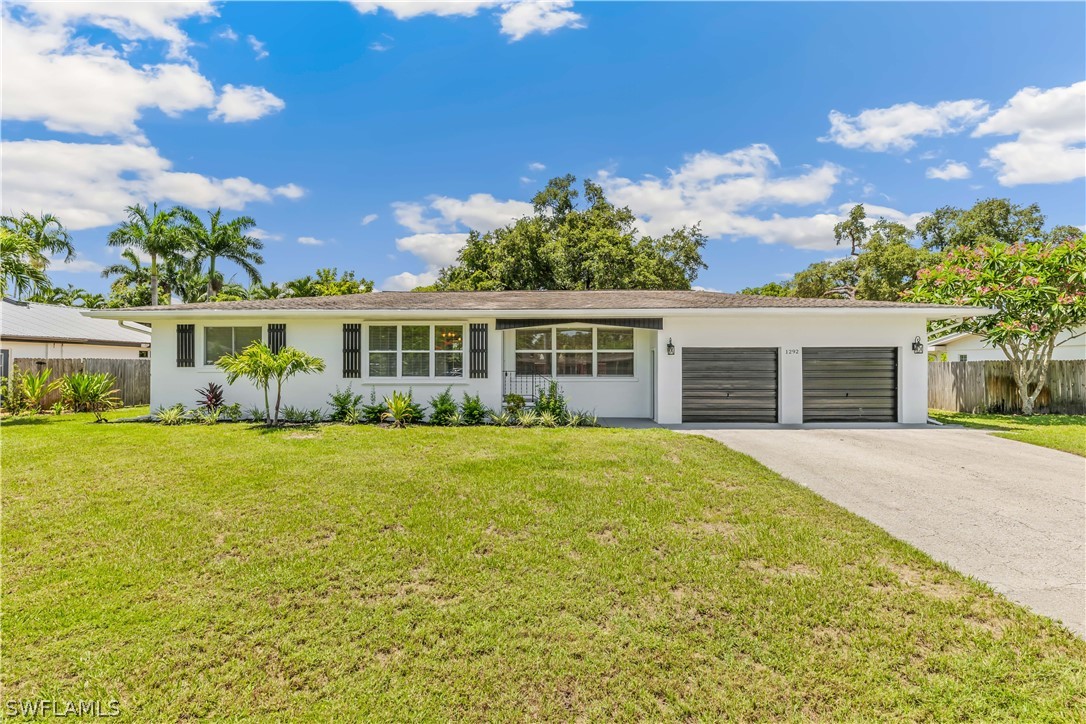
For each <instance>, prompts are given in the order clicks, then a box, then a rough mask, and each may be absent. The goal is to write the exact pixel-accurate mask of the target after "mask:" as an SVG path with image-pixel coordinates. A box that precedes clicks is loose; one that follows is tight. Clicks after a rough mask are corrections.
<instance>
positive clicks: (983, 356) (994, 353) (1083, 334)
mask: <svg viewBox="0 0 1086 724" xmlns="http://www.w3.org/2000/svg"><path fill="white" fill-rule="evenodd" d="M928 351H929V352H931V353H932V354H934V355H935V359H937V360H941V359H942V355H944V354H945V355H946V361H948V362H983V361H989V360H999V361H1002V362H1006V361H1007V355H1005V354H1003V350H1001V349H1000V348H999V347H994V346H992V345H990V344H988V342H987V340H986V339H985V338H984V337H982V336H980V335H979V334H973V333H972V332H955V333H953V334H947V335H944V336H942V337H939V338H938V339H934V340H932V341H931V342H928ZM1052 359H1054V360H1086V327H1080V328H1079V329H1076V330H1074V331H1073V332H1064V333H1063V334H1061V335H1059V336H1058V337H1056V348H1055V349H1054V350H1053V351H1052Z"/></svg>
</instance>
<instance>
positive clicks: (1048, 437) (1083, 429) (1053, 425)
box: [928, 410, 1086, 457]
mask: <svg viewBox="0 0 1086 724" xmlns="http://www.w3.org/2000/svg"><path fill="white" fill-rule="evenodd" d="M928 414H930V415H931V417H933V418H934V419H936V420H938V421H939V422H943V423H946V424H948V425H964V426H965V427H975V428H980V429H982V430H1001V431H1002V432H996V433H993V434H994V435H996V436H998V437H1005V438H1007V439H1008V440H1021V441H1022V442H1028V443H1032V444H1033V445H1041V446H1043V447H1050V448H1053V449H1055V450H1063V451H1065V452H1069V453H1074V454H1075V455H1082V456H1083V457H1086V415H1033V416H1031V417H1025V416H1024V415H971V414H968V413H965V412H946V411H944V410H931V411H929V413H928Z"/></svg>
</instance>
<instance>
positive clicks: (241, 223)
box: [180, 208, 264, 300]
mask: <svg viewBox="0 0 1086 724" xmlns="http://www.w3.org/2000/svg"><path fill="white" fill-rule="evenodd" d="M180 216H181V219H182V226H181V233H182V234H183V235H184V236H185V238H186V239H187V240H188V244H189V246H190V248H191V249H192V251H193V254H194V256H193V260H194V261H195V262H196V263H197V264H202V263H203V261H204V260H205V259H206V260H207V263H208V266H207V298H208V299H209V300H210V299H214V297H215V293H216V292H217V291H218V289H220V288H221V287H222V283H223V281H222V275H221V274H218V273H216V271H215V261H216V260H218V259H225V260H226V261H232V262H234V263H235V264H237V265H238V266H240V267H241V268H242V269H244V270H245V273H246V274H248V275H249V281H250V282H252V283H254V284H255V283H257V282H259V281H260V270H259V269H257V265H259V264H263V263H264V257H262V256H261V255H260V254H259V251H260V250H261V249H263V248H264V243H263V242H262V241H260V240H259V239H256V238H254V237H251V236H247V235H246V234H245V232H246V231H248V230H249V229H252V228H254V227H255V226H256V221H254V220H253V218H252V217H251V216H239V217H237V218H236V219H230V220H229V221H225V222H224V221H223V220H222V209H221V208H218V209H215V210H214V211H209V212H207V216H208V223H207V224H204V222H203V221H202V220H201V219H200V217H199V216H197V215H196V214H195V213H193V212H192V211H189V210H188V209H181V210H180Z"/></svg>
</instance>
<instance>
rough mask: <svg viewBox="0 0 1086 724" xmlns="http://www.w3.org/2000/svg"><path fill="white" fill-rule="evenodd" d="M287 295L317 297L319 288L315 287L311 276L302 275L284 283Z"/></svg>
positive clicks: (315, 284) (315, 283) (314, 281)
mask: <svg viewBox="0 0 1086 724" xmlns="http://www.w3.org/2000/svg"><path fill="white" fill-rule="evenodd" d="M286 287H287V296H289V297H319V296H320V290H319V289H317V282H316V280H314V279H313V277H311V276H304V277H300V278H298V279H291V280H290V281H289V282H287V283H286Z"/></svg>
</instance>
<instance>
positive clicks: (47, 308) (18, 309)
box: [0, 297, 151, 377]
mask: <svg viewBox="0 0 1086 724" xmlns="http://www.w3.org/2000/svg"><path fill="white" fill-rule="evenodd" d="M81 311H82V310H81V309H80V308H79V307H65V306H62V305H59V304H37V303H36V302H19V301H16V300H14V299H8V298H7V297H4V300H3V304H2V306H0V376H3V377H6V376H7V375H8V372H9V370H10V368H11V361H12V360H13V359H22V358H25V357H30V358H40V359H92V358H93V359H138V358H140V357H149V356H150V355H151V330H150V328H149V327H146V326H144V325H142V324H129V323H119V322H116V321H111V320H109V319H88V318H87V317H84V316H83V315H82V314H81Z"/></svg>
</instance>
